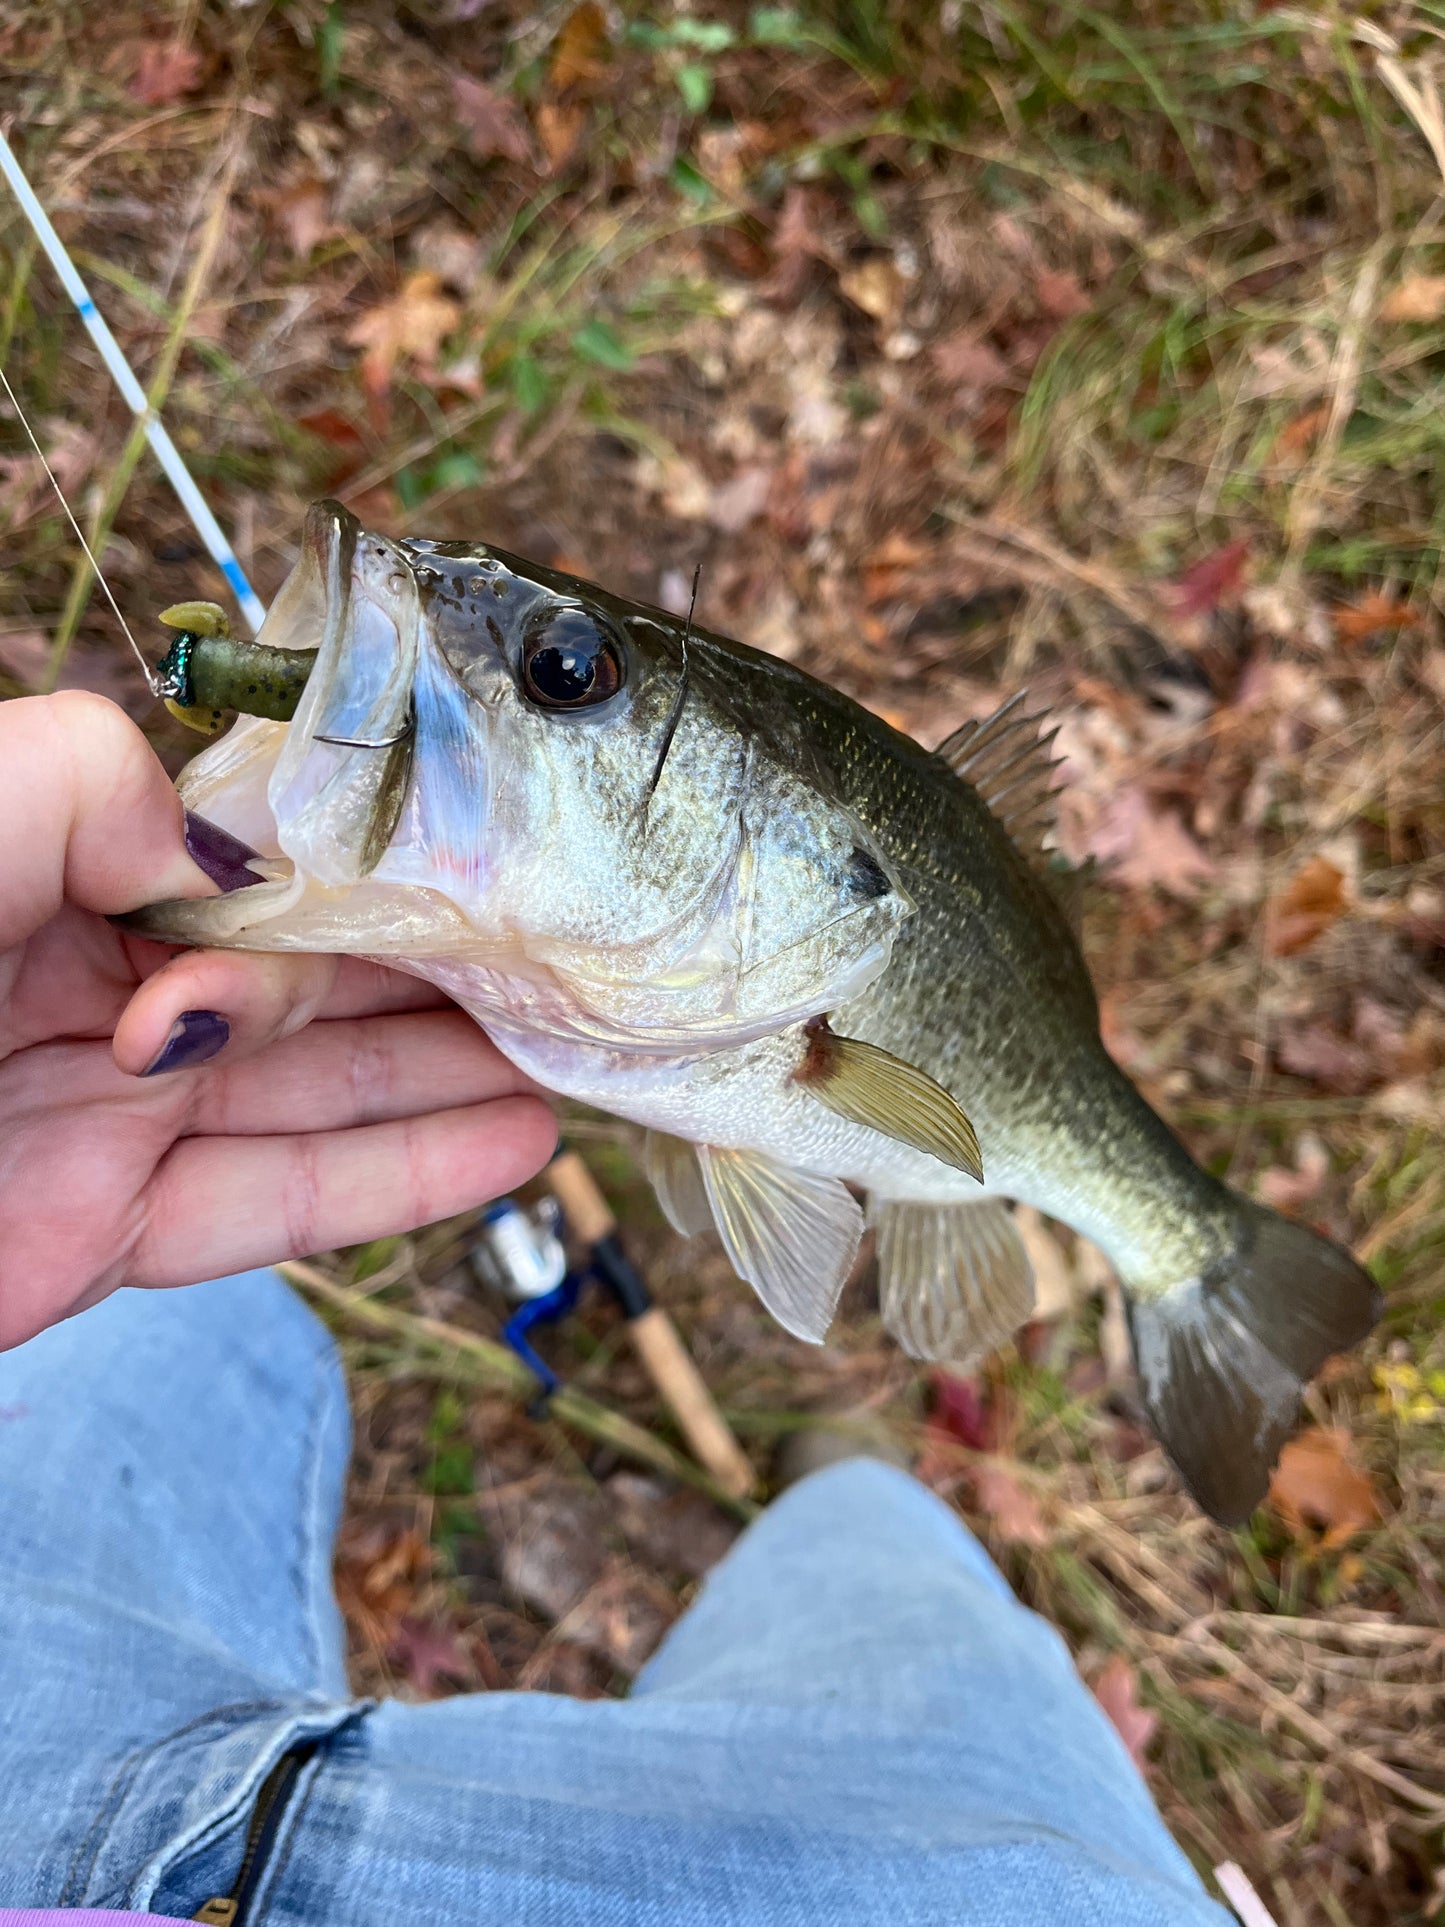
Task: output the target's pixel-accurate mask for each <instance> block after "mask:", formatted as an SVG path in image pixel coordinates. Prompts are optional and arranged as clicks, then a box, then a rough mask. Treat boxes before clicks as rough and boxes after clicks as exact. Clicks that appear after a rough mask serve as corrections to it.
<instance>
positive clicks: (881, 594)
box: [863, 529, 932, 609]
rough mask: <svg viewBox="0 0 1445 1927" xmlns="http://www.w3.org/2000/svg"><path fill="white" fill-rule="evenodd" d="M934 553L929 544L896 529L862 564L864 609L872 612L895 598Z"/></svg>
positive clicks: (885, 537)
mask: <svg viewBox="0 0 1445 1927" xmlns="http://www.w3.org/2000/svg"><path fill="white" fill-rule="evenodd" d="M931 553H932V551H931V550H930V549H929V548H928V546H927V544H926V543H923V542H915V541H914V540H913V538H912V537H911V536H908V535H904V534H903V533H902V531H901V530H898V529H895V530H894V532H893V533H892V534H891V535H885V536H884V538H883V540H882V541H881V542H880V543H879V544H878V546H877V547H876V548H875V549H874V550H873V551H872V553H871V554H870V555H868V556H866V557H865V558H864V561H863V601H864V603H865V605H866V606H867V607H868V608H870V609H871V608H874V607H876V605H877V604H878V603H880V602H887V601H888V600H889V598H890V597H891V596H894V595H896V594H897V593H898V591H899V589H900V588H901V586H902V584H903V582H904V580H905V579H906V577H907V576H908V574H909V573H910V571H912V570H913V569H916V568H917V566H918V564H919V563H920V562H923V561H926V560H927V558H928V556H929V555H930V554H931Z"/></svg>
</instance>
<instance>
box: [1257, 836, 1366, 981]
mask: <svg viewBox="0 0 1445 1927" xmlns="http://www.w3.org/2000/svg"><path fill="white" fill-rule="evenodd" d="M1348 908H1349V897H1348V895H1347V893H1346V890H1345V873H1344V871H1343V870H1341V869H1340V867H1339V865H1338V864H1335V863H1331V862H1330V860H1329V858H1328V857H1326V856H1312V857H1310V858H1308V859H1307V860H1306V861H1305V862H1304V863H1302V864H1301V865H1300V867H1299V869H1297V870H1296V871H1295V873H1294V875H1293V876H1292V877H1291V878H1290V880H1289V882H1288V883H1287V884H1286V885H1285V887H1284V889H1283V890H1281V892H1280V893H1279V896H1278V897H1277V898H1276V899H1275V901H1274V905H1273V910H1274V916H1273V919H1272V921H1271V924H1270V929H1269V944H1268V949H1269V954H1270V955H1271V956H1272V957H1292V956H1294V955H1295V953H1296V952H1297V951H1300V950H1307V949H1308V948H1309V946H1310V945H1311V944H1312V943H1313V942H1314V940H1315V938H1316V937H1318V936H1320V935H1322V934H1323V933H1324V932H1325V931H1326V930H1328V929H1329V927H1330V925H1331V924H1332V923H1334V922H1335V920H1336V919H1337V918H1338V917H1340V916H1342V915H1343V914H1344V912H1345V911H1346V910H1347V909H1348Z"/></svg>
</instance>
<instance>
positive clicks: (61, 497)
mask: <svg viewBox="0 0 1445 1927" xmlns="http://www.w3.org/2000/svg"><path fill="white" fill-rule="evenodd" d="M0 384H3V386H4V389H5V393H6V394H7V395H8V396H9V398H10V406H11V407H12V408H13V409H14V410H15V413H16V414H17V415H18V416H19V418H20V426H21V427H22V428H23V429H24V430H25V433H26V434H27V435H28V436H29V437H30V446H31V447H32V448H33V449H34V450H35V453H36V454H37V455H38V456H39V457H40V466H41V467H42V468H43V469H44V470H45V473H46V476H47V477H48V479H49V482H50V486H51V487H52V488H53V489H54V490H55V494H56V498H57V500H58V501H59V503H60V506H61V507H62V508H63V509H64V510H65V515H66V520H67V521H68V522H69V523H70V526H71V528H73V529H74V530H75V539H76V541H77V542H78V543H79V544H80V546H81V548H82V549H84V551H85V559H86V561H87V562H88V563H89V564H90V566H91V568H92V569H94V570H95V579H96V581H97V582H98V583H99V584H100V586H101V589H102V591H103V592H104V595H105V599H106V601H107V602H108V603H109V604H110V606H111V608H112V609H113V610H114V612H115V619H116V621H117V622H118V623H119V624H120V626H121V628H122V629H123V630H124V631H125V639H126V641H127V642H128V643H129V644H130V646H131V648H132V649H133V650H134V651H135V659H136V661H137V662H138V663H139V664H140V667H141V674H142V675H143V676H144V677H145V679H146V684H147V686H148V688H149V689H150V692H151V694H152V695H153V696H155V695H158V694H159V693H160V685H159V683H158V682H157V679H156V673H155V670H154V669H152V667H151V665H150V664H149V663H148V662H147V661H146V658H145V655H144V653H143V652H142V650H141V646H140V644H139V643H138V642H137V641H136V639H135V637H134V636H133V635H132V634H131V629H130V624H129V623H128V622H127V621H126V619H125V617H124V616H123V615H122V614H121V608H120V604H119V603H118V602H117V601H116V599H115V597H114V596H113V595H112V594H111V592H110V584H109V583H108V582H107V581H106V579H105V572H104V571H103V570H102V568H101V566H100V564H99V562H97V561H96V559H95V551H94V550H93V549H92V548H91V546H90V544H89V542H87V541H86V539H85V531H84V529H82V528H81V526H80V524H79V522H77V521H76V519H75V515H74V513H73V512H72V510H71V506H70V504H69V502H67V501H66V499H65V490H64V489H63V488H62V487H61V486H60V483H59V482H58V481H57V479H56V475H55V470H54V469H53V468H52V467H51V466H50V464H49V462H48V461H46V459H45V450H44V449H43V448H42V447H41V446H40V443H39V442H38V441H37V440H36V438H35V430H34V429H33V428H32V427H31V426H30V420H29V417H28V416H27V415H26V413H25V410H24V409H23V408H22V407H21V406H20V397H19V396H18V395H17V394H16V393H15V390H14V389H13V388H12V387H11V386H10V377H9V376H8V375H7V374H6V373H5V370H4V369H3V368H0Z"/></svg>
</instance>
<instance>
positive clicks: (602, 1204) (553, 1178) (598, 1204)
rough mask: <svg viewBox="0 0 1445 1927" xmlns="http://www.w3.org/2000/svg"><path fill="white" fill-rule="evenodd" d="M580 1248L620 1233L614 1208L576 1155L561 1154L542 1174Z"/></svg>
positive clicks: (562, 1152)
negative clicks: (617, 1231)
mask: <svg viewBox="0 0 1445 1927" xmlns="http://www.w3.org/2000/svg"><path fill="white" fill-rule="evenodd" d="M542 1177H543V1181H544V1182H545V1183H546V1184H548V1185H550V1186H551V1189H552V1195H553V1197H555V1198H556V1200H557V1202H558V1204H560V1205H561V1207H562V1215H563V1217H564V1218H565V1219H566V1220H567V1224H568V1227H569V1229H570V1230H571V1232H572V1234H573V1236H574V1237H575V1238H576V1239H577V1241H578V1242H579V1244H584V1245H588V1246H591V1245H596V1244H601V1242H602V1240H603V1239H604V1238H609V1237H611V1235H612V1233H613V1232H614V1231H615V1230H616V1229H617V1220H616V1218H614V1217H613V1215H612V1207H611V1206H610V1205H609V1204H608V1202H607V1200H606V1198H604V1197H603V1195H602V1193H601V1191H599V1190H598V1188H597V1180H596V1179H595V1178H594V1177H593V1175H592V1173H591V1172H590V1171H589V1170H588V1169H587V1166H586V1165H585V1164H584V1163H583V1162H582V1160H581V1158H580V1157H579V1156H578V1155H577V1153H576V1152H575V1151H559V1152H558V1154H557V1156H556V1157H554V1158H553V1160H552V1162H551V1163H550V1164H549V1165H548V1166H547V1168H546V1170H545V1171H544V1172H543V1173H542Z"/></svg>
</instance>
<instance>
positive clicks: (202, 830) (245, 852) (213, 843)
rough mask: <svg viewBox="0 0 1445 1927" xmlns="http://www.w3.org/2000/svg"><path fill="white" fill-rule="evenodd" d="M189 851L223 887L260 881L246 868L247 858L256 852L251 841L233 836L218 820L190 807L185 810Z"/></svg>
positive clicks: (236, 888) (227, 887) (225, 888)
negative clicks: (215, 820)
mask: <svg viewBox="0 0 1445 1927" xmlns="http://www.w3.org/2000/svg"><path fill="white" fill-rule="evenodd" d="M186 852H187V854H188V855H189V857H190V859H191V861H192V862H193V863H198V864H199V865H200V867H201V868H202V869H203V870H204V871H205V873H206V875H207V876H208V877H209V878H210V879H211V881H212V883H215V884H219V885H220V887H221V889H222V890H244V889H246V888H247V886H248V885H250V884H252V883H259V882H260V881H261V879H260V877H258V876H257V874H256V872H255V871H254V870H248V869H247V868H246V862H247V859H248V858H249V857H253V856H255V855H256V851H255V850H253V849H252V848H251V846H250V844H249V843H243V842H242V841H241V839H240V837H238V836H232V835H231V832H230V831H229V830H223V829H222V828H221V827H220V825H219V824H216V823H208V822H207V821H206V819H205V817H204V816H193V815H192V814H191V812H190V811H189V810H187V811H186Z"/></svg>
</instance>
